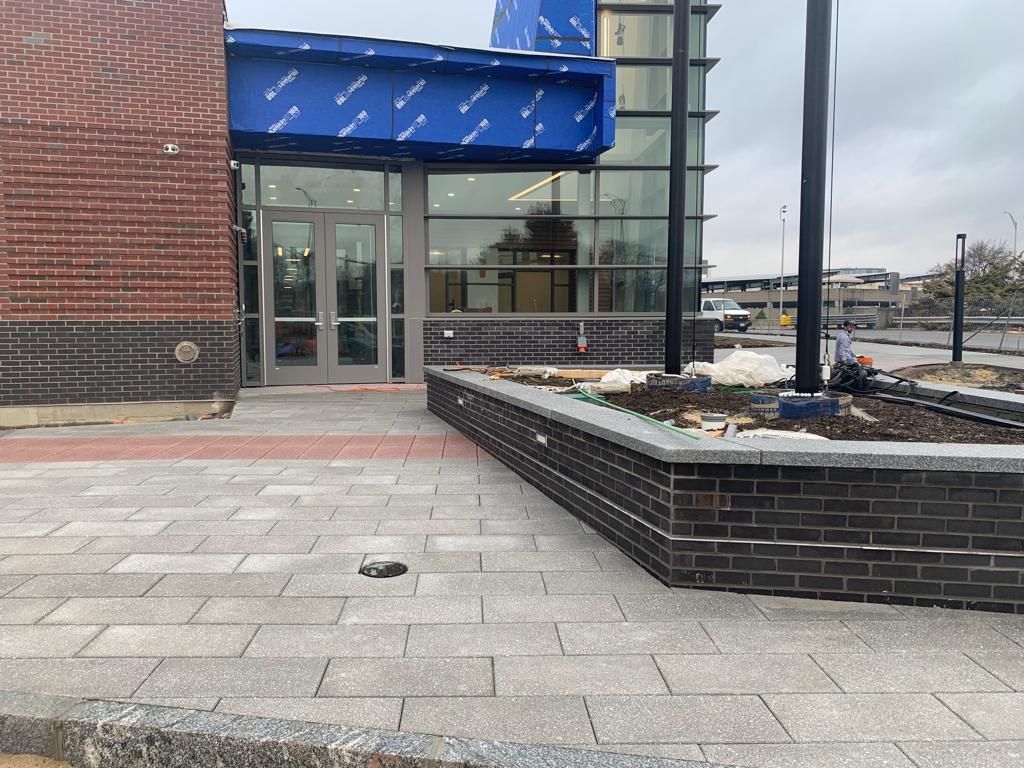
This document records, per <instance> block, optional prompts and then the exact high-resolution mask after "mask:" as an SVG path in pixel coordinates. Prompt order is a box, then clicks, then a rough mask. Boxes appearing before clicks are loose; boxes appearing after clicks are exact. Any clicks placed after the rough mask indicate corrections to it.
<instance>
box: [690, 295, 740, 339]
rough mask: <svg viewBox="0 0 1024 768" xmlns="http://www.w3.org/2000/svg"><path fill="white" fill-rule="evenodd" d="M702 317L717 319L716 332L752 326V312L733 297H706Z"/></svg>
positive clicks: (738, 329)
mask: <svg viewBox="0 0 1024 768" xmlns="http://www.w3.org/2000/svg"><path fill="white" fill-rule="evenodd" d="M701 317H706V318H710V319H712V320H714V321H715V332H716V333H718V332H720V331H740V332H741V333H742V332H744V331H746V330H747V328H749V327H750V313H749V312H747V310H745V309H743V308H742V307H741V306H740V305H739V304H737V303H736V302H735V301H733V300H732V299H704V302H703V304H702V305H701Z"/></svg>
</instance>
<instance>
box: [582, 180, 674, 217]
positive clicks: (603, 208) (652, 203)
mask: <svg viewBox="0 0 1024 768" xmlns="http://www.w3.org/2000/svg"><path fill="white" fill-rule="evenodd" d="M668 178H669V174H668V171H602V172H601V199H600V200H599V201H598V213H601V214H604V215H611V216H667V215H668Z"/></svg>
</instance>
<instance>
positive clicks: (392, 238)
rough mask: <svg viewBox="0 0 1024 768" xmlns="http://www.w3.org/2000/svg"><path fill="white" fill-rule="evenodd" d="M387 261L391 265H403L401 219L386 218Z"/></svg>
mask: <svg viewBox="0 0 1024 768" xmlns="http://www.w3.org/2000/svg"><path fill="white" fill-rule="evenodd" d="M388 259H389V260H390V261H391V263H392V264H404V263H405V240H404V238H403V234H402V217H401V216H389V217H388Z"/></svg>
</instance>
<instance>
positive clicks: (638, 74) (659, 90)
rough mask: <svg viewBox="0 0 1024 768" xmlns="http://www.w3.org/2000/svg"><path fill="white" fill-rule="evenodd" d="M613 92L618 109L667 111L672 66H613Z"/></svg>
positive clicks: (668, 107)
mask: <svg viewBox="0 0 1024 768" xmlns="http://www.w3.org/2000/svg"><path fill="white" fill-rule="evenodd" d="M691 82H692V81H691ZM615 94H616V96H615V98H616V103H617V104H618V108H619V109H620V110H626V109H649V110H657V111H664V112H668V111H669V110H670V109H672V68H671V67H666V66H651V67H640V66H633V65H628V64H620V65H618V66H617V67H616V68H615ZM619 119H620V120H621V119H622V118H619Z"/></svg>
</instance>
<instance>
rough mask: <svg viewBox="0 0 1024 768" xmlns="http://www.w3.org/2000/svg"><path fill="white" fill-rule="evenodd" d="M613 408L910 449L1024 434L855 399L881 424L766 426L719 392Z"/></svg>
mask: <svg viewBox="0 0 1024 768" xmlns="http://www.w3.org/2000/svg"><path fill="white" fill-rule="evenodd" d="M607 400H608V402H609V403H612V404H613V405H617V406H619V407H621V408H627V409H629V410H631V411H636V412H637V413H642V414H644V415H646V416H651V417H652V418H655V419H658V420H660V421H665V420H667V419H674V420H675V422H676V423H677V424H678V425H679V426H684V427H685V426H688V425H690V424H692V423H693V422H692V421H690V420H688V419H687V417H686V416H687V414H693V413H694V412H708V411H713V412H716V413H725V414H728V415H730V416H732V417H741V418H743V420H744V421H745V423H743V424H741V425H740V429H741V430H743V429H754V428H757V427H767V428H769V429H777V430H784V431H788V432H810V433H812V434H815V435H821V436H823V437H827V438H829V439H831V440H881V441H885V442H905V443H990V444H1000V445H1015V444H1020V443H1024V430H1017V429H1009V428H1005V427H995V426H989V425H987V424H980V423H978V422H975V421H970V420H969V419H961V418H958V417H956V416H948V415H946V414H941V413H934V412H932V411H929V410H927V409H925V408H923V407H920V406H913V405H903V404H900V403H887V402H882V401H879V400H875V399H872V398H867V397H855V398H854V400H853V404H854V406H855V407H857V408H860V409H861V410H863V411H864V412H865V413H867V414H868V415H870V416H873V417H875V418H876V419H878V421H877V422H872V421H867V420H865V419H860V418H852V417H851V418H844V417H835V418H829V419H804V420H800V421H793V420H789V419H773V420H771V421H766V420H764V419H762V418H760V417H759V416H757V415H754V414H753V413H752V412H751V410H750V397H749V395H747V394H744V393H741V392H731V391H728V390H722V389H719V388H716V389H714V390H712V391H711V392H708V393H706V394H695V393H690V392H667V391H665V390H649V389H647V388H646V387H644V386H636V387H634V388H633V391H632V392H631V393H630V394H628V395H627V394H623V395H609V396H608V397H607Z"/></svg>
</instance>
